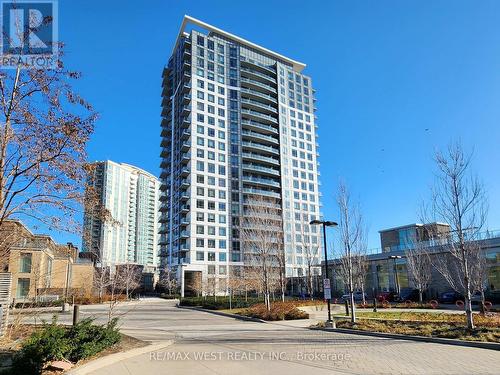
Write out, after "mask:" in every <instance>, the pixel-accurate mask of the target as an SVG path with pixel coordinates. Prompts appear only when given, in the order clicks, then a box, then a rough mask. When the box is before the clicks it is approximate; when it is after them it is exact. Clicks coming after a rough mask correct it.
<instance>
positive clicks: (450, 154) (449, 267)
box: [424, 144, 487, 329]
mask: <svg viewBox="0 0 500 375" xmlns="http://www.w3.org/2000/svg"><path fill="white" fill-rule="evenodd" d="M434 160H435V162H436V166H437V169H438V173H437V175H436V182H435V186H434V188H433V190H432V201H431V205H430V212H431V215H432V216H433V218H434V220H435V221H441V222H445V223H448V224H449V225H450V228H451V230H450V233H449V240H448V241H447V243H446V244H445V245H443V246H442V249H443V250H444V251H445V255H444V256H433V257H432V260H433V262H434V266H435V267H436V269H437V270H438V272H439V273H440V274H441V275H442V276H443V277H444V279H445V280H446V281H447V282H448V283H449V284H450V286H451V287H452V288H453V289H454V290H455V291H457V292H459V293H461V294H463V296H464V298H465V311H466V316H467V327H468V328H469V329H473V328H474V320H473V314H472V302H471V297H472V293H473V291H474V285H477V280H475V279H477V277H478V272H474V270H477V269H478V268H480V267H479V265H478V262H480V259H481V256H480V254H478V253H479V252H481V248H480V246H479V245H478V242H477V240H478V238H479V233H480V231H481V230H482V228H483V227H484V225H485V222H486V213H487V200H486V195H485V191H484V188H483V185H482V183H481V182H480V181H479V179H478V178H477V177H476V176H473V175H471V172H470V164H471V154H469V155H466V154H465V153H464V150H463V148H462V146H461V145H460V144H452V145H450V146H449V147H448V149H447V152H446V153H442V152H436V154H435V157H434ZM427 212H429V209H424V213H427Z"/></svg>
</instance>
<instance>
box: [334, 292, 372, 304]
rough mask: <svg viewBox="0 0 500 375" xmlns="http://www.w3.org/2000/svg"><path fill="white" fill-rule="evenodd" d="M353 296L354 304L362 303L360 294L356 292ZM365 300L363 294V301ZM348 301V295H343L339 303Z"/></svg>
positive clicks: (361, 294)
mask: <svg viewBox="0 0 500 375" xmlns="http://www.w3.org/2000/svg"><path fill="white" fill-rule="evenodd" d="M353 294H354V302H362V301H363V293H362V292H359V291H356V292H354V293H353ZM366 299H367V297H366V294H365V301H366ZM349 300H350V297H349V293H346V294H343V295H342V297H340V301H342V302H345V301H349Z"/></svg>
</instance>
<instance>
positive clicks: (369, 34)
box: [55, 0, 500, 248]
mask: <svg viewBox="0 0 500 375" xmlns="http://www.w3.org/2000/svg"><path fill="white" fill-rule="evenodd" d="M184 14H189V15H191V16H193V17H196V18H199V19H201V20H204V21H205V22H207V23H210V24H213V25H215V26H217V27H219V28H222V29H225V30H227V31H229V32H232V33H233V34H236V35H238V36H241V37H243V38H246V39H248V40H251V41H253V42H255V43H257V44H260V45H262V46H265V47H267V48H269V49H272V50H275V51H277V52H279V53H281V54H283V55H286V56H289V57H290V58H293V59H295V60H299V61H302V62H305V63H306V64H307V67H306V70H305V73H306V74H309V75H310V76H311V77H312V79H313V85H314V86H315V88H316V90H317V92H316V95H317V99H318V101H317V107H318V111H317V115H318V123H319V135H320V137H319V143H320V147H321V148H320V153H321V158H320V162H321V181H322V192H323V203H324V207H323V211H324V214H325V217H326V218H328V219H330V220H335V219H336V218H337V217H338V215H337V212H336V207H335V192H336V187H337V185H338V181H339V178H343V179H344V180H345V181H346V182H347V184H348V186H349V187H350V189H351V191H352V194H353V197H354V198H355V199H357V200H359V202H360V204H361V208H362V212H363V215H364V217H365V220H366V222H367V224H368V227H369V230H370V234H369V247H370V248H372V247H378V246H379V237H378V230H380V229H383V228H388V227H392V226H397V225H402V224H408V223H412V222H415V221H418V220H417V219H418V208H419V205H420V202H421V201H422V199H424V198H426V197H428V192H429V187H430V185H431V183H432V179H433V172H434V169H433V163H432V154H433V151H434V150H435V149H437V148H443V147H445V146H446V144H447V143H449V142H450V141H451V140H458V139H460V140H462V142H463V143H464V145H465V147H466V148H468V149H470V150H471V149H474V168H475V171H476V172H477V173H478V174H479V175H480V177H481V178H482V179H483V181H484V184H485V186H486V188H487V190H488V192H489V199H490V214H489V227H490V228H491V229H500V212H499V211H498V209H497V208H498V207H499V205H500V194H498V186H499V184H500V168H499V166H500V153H499V151H498V150H499V145H500V125H499V120H500V105H499V100H500V74H499V72H500V22H499V20H500V16H499V15H500V2H498V1H480V2H478V1H455V0H453V1H452V0H448V1H382V0H380V1H368V0H367V1H324V0H323V1H313V0H309V1H305V2H304V1H295V0H287V1H275V0H266V1H260V0H259V1H258V0H253V1H235V0H233V1H222V0H219V1H218V0H212V1H206V0H205V1H197V0H189V1H184V0H175V1H174V0H167V1H165V0H163V1H161V0H149V1H147V2H144V1H118V0H113V1H110V0H108V1H95V0H60V1H59V18H60V19H59V38H60V40H61V41H63V42H65V43H66V45H67V47H66V64H67V65H68V66H69V67H70V68H72V69H76V70H80V71H82V72H83V74H84V77H83V79H81V80H80V81H79V82H78V89H79V91H80V93H81V94H82V95H83V96H84V97H85V98H87V99H88V100H89V101H90V102H91V103H92V104H93V105H94V106H95V107H96V109H97V110H98V111H99V112H100V113H101V118H100V120H99V122H98V124H97V130H96V133H95V136H94V138H93V140H92V142H91V144H90V145H89V150H88V151H89V156H90V158H91V159H92V160H95V159H111V160H114V161H117V162H127V163H130V164H133V165H137V166H139V167H141V168H144V169H146V170H148V171H150V172H152V173H155V174H159V164H160V158H159V153H160V146H159V144H160V137H159V134H160V127H159V126H160V88H161V79H160V77H161V72H162V68H163V66H164V64H165V63H166V62H167V59H168V57H169V54H170V52H171V49H172V46H173V43H174V41H175V38H176V36H177V33H178V29H179V26H180V24H181V21H182V17H183V15H184ZM332 234H333V235H335V232H333V233H332ZM55 237H56V238H57V239H59V240H61V241H65V240H71V239H72V240H74V241H76V242H77V243H79V242H80V241H79V240H78V239H77V238H75V237H71V236H67V235H55Z"/></svg>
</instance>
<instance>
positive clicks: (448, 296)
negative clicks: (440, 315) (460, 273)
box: [438, 291, 464, 303]
mask: <svg viewBox="0 0 500 375" xmlns="http://www.w3.org/2000/svg"><path fill="white" fill-rule="evenodd" d="M458 300H460V301H463V300H464V296H463V295H461V294H460V293H457V292H454V291H450V292H444V293H441V295H440V296H439V298H438V301H439V303H455V302H457V301H458Z"/></svg>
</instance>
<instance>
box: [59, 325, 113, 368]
mask: <svg viewBox="0 0 500 375" xmlns="http://www.w3.org/2000/svg"><path fill="white" fill-rule="evenodd" d="M92 323H93V319H92V318H87V319H84V320H82V321H81V322H79V323H78V324H76V325H75V326H73V327H71V329H69V332H68V338H69V340H70V342H71V346H72V348H71V352H70V353H69V354H68V359H69V360H70V361H72V362H77V361H79V360H81V359H84V358H88V357H92V356H93V355H96V354H97V353H99V352H101V351H102V350H104V349H106V348H109V347H110V346H112V345H114V344H116V343H117V342H119V341H120V333H119V331H118V329H117V328H116V325H117V323H118V319H117V318H115V319H113V320H112V321H111V322H110V323H109V324H107V325H103V326H100V325H94V324H92Z"/></svg>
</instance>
